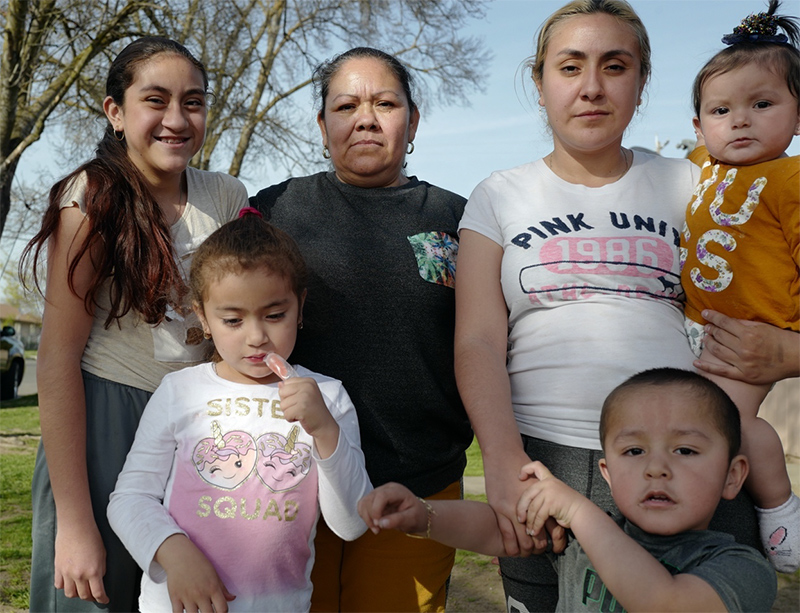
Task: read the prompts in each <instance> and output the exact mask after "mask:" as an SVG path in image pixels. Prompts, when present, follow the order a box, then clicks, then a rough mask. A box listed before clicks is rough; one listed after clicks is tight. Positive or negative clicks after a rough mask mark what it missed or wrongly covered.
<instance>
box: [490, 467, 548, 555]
mask: <svg viewBox="0 0 800 613" xmlns="http://www.w3.org/2000/svg"><path fill="white" fill-rule="evenodd" d="M523 458H524V459H523ZM529 461H530V460H528V457H527V456H523V457H522V458H520V463H519V464H516V465H509V463H506V464H505V465H501V464H497V465H492V464H489V463H487V462H486V459H485V458H484V473H485V477H484V479H485V482H486V497H487V499H488V501H489V504H490V505H491V507H492V509H494V511H495V513H496V514H497V526H498V528H499V529H500V533H501V534H502V536H503V547H504V549H505V551H506V552H507V553H508V555H510V556H515V555H521V556H528V555H530V554H531V553H534V552H538V551H544V550H545V549H546V548H547V539H546V538H544V539H542V538H538V539H536V543H534V539H532V538H531V537H530V535H528V534H527V532H526V531H525V524H523V523H520V522H519V521H517V501H518V500H519V498H520V496H521V495H522V493H523V492H524V491H525V484H524V483H522V482H521V481H520V480H519V479H518V478H517V477H516V474H517V472H518V471H519V467H520V466H522V465H523V464H525V463H527V462H529Z"/></svg>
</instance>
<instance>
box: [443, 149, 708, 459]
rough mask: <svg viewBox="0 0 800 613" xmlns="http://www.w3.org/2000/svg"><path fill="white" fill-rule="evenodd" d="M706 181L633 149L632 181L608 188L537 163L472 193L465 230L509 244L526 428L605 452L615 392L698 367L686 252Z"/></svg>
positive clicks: (509, 290)
mask: <svg viewBox="0 0 800 613" xmlns="http://www.w3.org/2000/svg"><path fill="white" fill-rule="evenodd" d="M698 173H699V170H698V169H697V168H696V167H695V166H694V165H693V164H692V163H691V162H689V161H688V160H679V159H668V158H662V157H660V156H657V155H652V154H647V153H643V152H639V151H636V152H635V155H634V160H633V163H632V165H631V168H630V170H629V171H628V173H627V174H626V175H625V176H624V177H622V178H621V179H620V180H619V181H616V182H615V183H612V184H609V185H605V186H602V187H596V188H590V187H586V186H584V185H575V184H572V183H568V182H566V181H564V180H562V179H561V178H560V177H558V176H557V175H555V174H554V173H553V172H552V171H551V170H550V169H549V168H548V167H547V166H546V164H545V163H544V161H543V160H538V161H536V162H532V163H529V164H525V165H523V166H519V167H516V168H512V169H510V170H506V171H501V172H495V173H493V174H492V175H491V176H490V177H489V178H488V179H486V180H484V181H482V182H481V183H480V184H479V185H478V186H477V187H476V188H475V190H474V191H473V192H472V195H471V196H470V198H469V201H468V202H467V207H466V210H465V212H464V217H463V218H462V220H461V224H460V226H459V230H463V229H469V230H473V231H475V232H478V233H480V234H482V235H484V236H486V237H487V238H489V239H491V240H492V241H494V242H496V243H497V244H499V245H501V246H502V248H503V261H502V272H501V282H502V288H503V294H504V296H505V300H506V305H507V306H508V309H509V336H508V341H509V347H508V372H509V376H510V380H511V394H512V404H513V408H514V413H515V417H516V420H517V423H518V425H519V428H520V432H522V433H523V434H526V435H529V436H533V437H536V438H540V439H544V440H547V441H551V442H555V443H559V444H562V445H569V446H574V447H582V448H586V449H599V448H600V442H599V437H598V432H597V430H598V423H599V418H600V408H601V406H602V403H603V400H605V397H606V396H607V395H608V393H609V392H611V390H612V389H613V388H614V387H616V386H617V385H618V384H619V383H621V382H622V381H624V380H625V379H627V378H628V377H630V376H631V375H633V374H634V373H637V372H640V371H642V370H646V369H648V368H656V367H662V366H672V367H677V368H691V367H692V358H693V355H692V353H691V351H690V349H689V346H688V343H687V341H686V335H685V333H684V329H683V312H682V300H683V291H682V290H681V286H680V262H679V257H678V247H679V243H680V235H679V231H680V228H682V226H683V216H684V213H685V210H686V202H687V201H688V198H689V197H690V196H691V194H692V189H693V187H694V184H695V182H696V179H697V175H698Z"/></svg>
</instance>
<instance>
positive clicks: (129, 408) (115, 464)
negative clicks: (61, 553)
mask: <svg viewBox="0 0 800 613" xmlns="http://www.w3.org/2000/svg"><path fill="white" fill-rule="evenodd" d="M83 383H84V388H85V391H86V464H87V469H88V474H89V490H90V494H91V498H92V509H93V512H94V519H95V522H96V523H97V527H98V529H99V530H100V535H101V537H102V539H103V543H104V545H105V548H106V574H105V577H104V579H103V582H104V585H105V590H106V594H107V595H108V597H109V599H110V602H109V604H108V605H98V604H95V603H92V602H86V601H83V600H81V599H80V598H66V597H65V596H64V591H63V590H56V589H55V587H54V585H53V584H54V582H55V539H56V530H57V526H56V507H55V502H54V500H53V491H52V489H51V486H50V475H49V473H48V469H47V459H46V457H45V454H44V447H43V446H42V444H41V443H39V450H38V453H37V455H36V465H35V467H34V472H33V483H32V487H31V498H32V503H33V529H32V538H33V552H32V556H31V597H30V610H31V611H35V612H38V611H47V612H56V611H137V610H138V600H139V583H140V581H141V576H142V573H141V570H140V569H139V567H138V566H137V564H136V562H134V560H133V558H131V556H130V555H129V554H128V552H127V550H126V549H125V547H124V546H123V545H122V543H121V542H120V540H119V539H118V538H117V536H116V534H114V532H113V531H112V530H111V527H110V526H109V524H108V519H107V518H106V507H107V506H108V497H109V495H110V494H111V492H112V491H113V490H114V486H115V485H116V482H117V476H118V475H119V473H120V472H121V471H122V466H123V465H124V463H125V457H126V456H127V454H128V450H130V448H131V445H132V444H133V439H134V436H135V435H136V428H137V427H138V425H139V420H140V419H141V417H142V413H143V412H144V407H145V405H146V404H147V401H148V400H149V399H150V396H151V393H150V392H146V391H144V390H140V389H137V388H134V387H130V386H128V385H123V384H121V383H115V382H113V381H108V380H106V379H102V378H100V377H97V376H95V375H91V374H89V373H87V372H85V371H84V372H83Z"/></svg>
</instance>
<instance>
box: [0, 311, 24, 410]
mask: <svg viewBox="0 0 800 613" xmlns="http://www.w3.org/2000/svg"><path fill="white" fill-rule="evenodd" d="M15 335H16V331H15V330H14V326H3V329H2V331H0V400H9V399H11V398H16V397H17V393H18V392H19V384H20V383H22V375H23V374H25V347H23V345H22V341H20V340H19V339H18V338H16V336H15Z"/></svg>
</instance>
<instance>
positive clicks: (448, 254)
mask: <svg viewBox="0 0 800 613" xmlns="http://www.w3.org/2000/svg"><path fill="white" fill-rule="evenodd" d="M408 242H409V243H411V247H412V249H413V250H414V255H415V256H416V258H417V266H418V267H419V276H420V277H422V278H423V279H425V280H426V281H428V282H430V283H437V284H438V285H444V286H446V287H455V281H456V257H457V256H458V241H457V240H456V239H454V238H453V237H452V236H450V235H449V234H447V232H422V233H421V234H415V235H413V236H409V237H408Z"/></svg>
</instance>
